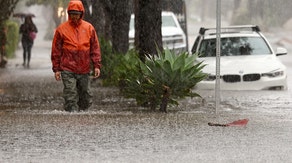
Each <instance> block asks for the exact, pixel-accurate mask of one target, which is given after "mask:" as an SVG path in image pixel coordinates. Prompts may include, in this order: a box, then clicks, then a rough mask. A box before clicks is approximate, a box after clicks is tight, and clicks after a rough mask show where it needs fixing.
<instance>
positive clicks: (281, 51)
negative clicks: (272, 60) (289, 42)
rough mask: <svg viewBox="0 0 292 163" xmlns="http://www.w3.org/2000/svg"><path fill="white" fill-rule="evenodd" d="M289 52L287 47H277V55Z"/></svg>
mask: <svg viewBox="0 0 292 163" xmlns="http://www.w3.org/2000/svg"><path fill="white" fill-rule="evenodd" d="M287 53H288V51H287V49H285V48H277V50H276V56H280V55H286V54H287Z"/></svg>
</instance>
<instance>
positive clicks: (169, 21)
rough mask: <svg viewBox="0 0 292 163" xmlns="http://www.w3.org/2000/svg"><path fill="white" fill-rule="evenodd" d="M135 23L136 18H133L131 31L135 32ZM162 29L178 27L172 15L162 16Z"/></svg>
mask: <svg viewBox="0 0 292 163" xmlns="http://www.w3.org/2000/svg"><path fill="white" fill-rule="evenodd" d="M134 23H135V21H134V17H131V20H130V30H134ZM162 27H177V24H176V23H175V21H174V19H173V17H172V16H171V15H169V16H162Z"/></svg>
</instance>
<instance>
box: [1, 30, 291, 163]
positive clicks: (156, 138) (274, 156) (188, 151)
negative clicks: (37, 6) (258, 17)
mask: <svg viewBox="0 0 292 163" xmlns="http://www.w3.org/2000/svg"><path fill="white" fill-rule="evenodd" d="M40 31H41V30H40ZM40 38H41V37H39V38H37V39H40ZM290 51H291V49H290ZM21 55H22V50H21V49H18V51H17V53H16V58H14V59H11V60H9V63H8V65H7V68H5V69H0V162H1V163H11V162H13V163H20V162H21V163H23V162H25V163H28V162H29V163H39V162H46V163H47V162H48V163H49V162H73V163H75V162H76V163H77V162H78V163H79V162H86V163H91V162H92V163H93V162H94V163H95V162H114V163H121V162H125V163H136V162H139V163H140V162H143V163H144V162H145V163H146V162H151V163H156V162H157V163H158V162H159V163H161V162H163V163H164V162H165V163H166V162H167V163H170V162H172V163H181V162H183V163H194V162H204V163H205V162H206V163H209V162H210V163H212V162H222V163H227V162H232V163H233V162H242V163H245V162H246V163H250V162H256V163H266V162H270V163H274V162H277V163H278V162H281V163H291V162H292V161H291V160H292V155H291V153H292V91H291V88H292V85H291V82H289V81H291V78H292V68H291V67H288V75H289V76H288V85H289V89H288V90H287V91H222V92H221V102H220V107H219V109H218V110H217V114H216V113H215V109H214V108H215V106H214V103H215V99H214V91H198V93H199V94H201V95H202V97H203V99H197V98H194V99H190V98H187V99H184V100H181V101H180V105H179V106H174V107H170V108H169V109H170V112H169V113H167V114H165V113H159V112H149V111H147V110H145V109H143V108H139V107H137V106H136V105H135V102H134V101H133V100H129V99H124V98H122V97H121V96H119V93H118V90H117V89H115V88H105V87H101V86H100V84H99V81H94V82H92V88H93V93H94V103H93V106H92V107H91V108H90V110H89V111H87V112H80V113H67V112H64V111H63V108H62V103H63V99H62V83H61V82H56V81H55V80H54V78H53V73H52V71H51V64H50V42H49V41H42V40H38V41H37V42H36V43H35V46H34V47H33V54H32V61H31V66H30V68H23V67H22V65H21V64H22V58H21ZM290 55H291V54H289V55H288V56H283V57H282V58H281V59H282V60H283V62H284V63H285V64H286V65H287V66H290V65H292V64H291V63H290V62H291V61H292V58H291V56H290ZM243 118H248V119H249V123H248V124H247V126H245V127H211V126H208V122H214V123H229V122H232V121H234V120H238V119H243Z"/></svg>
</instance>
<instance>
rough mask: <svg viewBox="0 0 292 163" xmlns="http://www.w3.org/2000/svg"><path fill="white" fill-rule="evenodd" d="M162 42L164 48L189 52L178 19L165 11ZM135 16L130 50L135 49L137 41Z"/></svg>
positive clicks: (131, 27)
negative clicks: (135, 40) (135, 41)
mask: <svg viewBox="0 0 292 163" xmlns="http://www.w3.org/2000/svg"><path fill="white" fill-rule="evenodd" d="M161 16H162V25H161V32H162V42H163V47H164V48H168V49H170V50H175V51H176V52H178V53H179V52H182V51H186V50H187V41H186V35H185V33H184V31H183V29H182V28H181V26H180V24H179V22H178V20H177V17H176V16H175V14H174V13H173V12H168V11H163V12H162V15H161ZM134 19H135V16H134V14H132V15H131V20H130V30H129V44H130V45H129V46H130V47H129V48H130V49H131V48H133V47H134V39H135V28H134V22H135V21H134Z"/></svg>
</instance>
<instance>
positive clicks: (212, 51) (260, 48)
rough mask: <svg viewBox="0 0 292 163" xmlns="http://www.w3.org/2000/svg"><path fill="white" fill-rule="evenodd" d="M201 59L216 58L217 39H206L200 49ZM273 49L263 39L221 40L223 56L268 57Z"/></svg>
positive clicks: (237, 38)
mask: <svg viewBox="0 0 292 163" xmlns="http://www.w3.org/2000/svg"><path fill="white" fill-rule="evenodd" d="M199 54H200V57H215V56H216V38H214V39H205V40H203V41H202V43H201V46H200V49H199ZM266 54H272V52H271V49H270V48H269V46H268V45H267V43H266V42H265V41H264V39H262V38H261V37H228V38H221V56H242V55H266Z"/></svg>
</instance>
